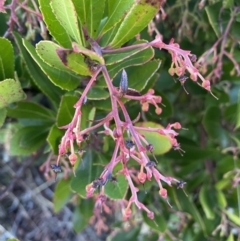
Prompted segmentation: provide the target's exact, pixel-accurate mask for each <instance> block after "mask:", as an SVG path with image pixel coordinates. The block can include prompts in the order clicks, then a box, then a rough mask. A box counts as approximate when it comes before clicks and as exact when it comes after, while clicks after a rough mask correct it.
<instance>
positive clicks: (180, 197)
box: [168, 188, 206, 234]
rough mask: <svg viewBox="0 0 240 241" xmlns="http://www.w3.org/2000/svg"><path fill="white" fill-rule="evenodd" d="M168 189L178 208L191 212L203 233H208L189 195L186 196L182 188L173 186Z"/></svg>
mask: <svg viewBox="0 0 240 241" xmlns="http://www.w3.org/2000/svg"><path fill="white" fill-rule="evenodd" d="M168 191H169V194H171V195H172V196H173V198H174V200H175V203H176V205H177V207H178V209H179V210H182V211H184V212H187V213H189V214H191V216H192V217H193V218H194V219H195V221H196V222H198V224H199V225H200V228H201V230H202V231H203V233H204V234H206V225H205V223H204V221H203V218H202V216H201V215H200V213H199V211H198V209H197V208H196V206H195V204H194V202H193V201H192V200H191V199H190V198H189V197H186V195H185V194H184V193H183V191H182V190H174V189H173V188H170V189H169V190H168Z"/></svg>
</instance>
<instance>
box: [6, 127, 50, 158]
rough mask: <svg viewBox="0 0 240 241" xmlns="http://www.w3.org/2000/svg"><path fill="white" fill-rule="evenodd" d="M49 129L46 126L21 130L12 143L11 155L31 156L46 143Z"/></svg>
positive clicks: (14, 136)
mask: <svg viewBox="0 0 240 241" xmlns="http://www.w3.org/2000/svg"><path fill="white" fill-rule="evenodd" d="M48 129H49V128H46V127H44V126H27V127H23V128H21V129H19V130H18V131H17V132H16V133H15V134H14V135H13V137H12V139H11V142H10V153H11V155H30V154H31V153H33V152H34V151H36V150H38V149H39V148H40V147H41V146H42V145H43V143H44V142H45V141H46V137H47V134H48Z"/></svg>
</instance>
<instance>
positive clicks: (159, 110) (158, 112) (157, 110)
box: [155, 107, 162, 115]
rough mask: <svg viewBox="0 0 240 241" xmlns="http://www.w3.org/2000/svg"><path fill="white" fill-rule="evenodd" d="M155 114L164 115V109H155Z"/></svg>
mask: <svg viewBox="0 0 240 241" xmlns="http://www.w3.org/2000/svg"><path fill="white" fill-rule="evenodd" d="M155 113H156V114H157V115H160V114H161V113H162V109H161V108H159V107H157V108H156V109H155Z"/></svg>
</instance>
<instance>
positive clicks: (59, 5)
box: [50, 0, 82, 45]
mask: <svg viewBox="0 0 240 241" xmlns="http://www.w3.org/2000/svg"><path fill="white" fill-rule="evenodd" d="M50 5H51V7H52V10H53V13H54V14H55V16H56V18H57V19H58V21H59V22H60V23H61V25H62V26H63V27H64V28H65V30H66V32H67V33H68V34H69V36H70V37H71V38H72V39H73V40H74V41H76V42H77V43H79V44H80V45H82V40H81V37H80V32H79V26H78V19H77V13H76V10H75V8H74V5H73V3H72V1H69V0H61V1H58V0H52V2H51V3H50Z"/></svg>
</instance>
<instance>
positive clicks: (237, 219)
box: [223, 210, 240, 227]
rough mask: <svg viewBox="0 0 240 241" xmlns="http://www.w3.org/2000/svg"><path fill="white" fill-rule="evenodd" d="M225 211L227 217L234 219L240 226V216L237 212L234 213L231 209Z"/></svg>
mask: <svg viewBox="0 0 240 241" xmlns="http://www.w3.org/2000/svg"><path fill="white" fill-rule="evenodd" d="M223 212H225V213H226V215H227V217H228V218H229V219H230V220H231V221H232V222H234V223H235V224H236V225H237V226H238V227H239V226H240V217H239V216H238V215H236V214H234V213H233V212H231V211H224V210H223Z"/></svg>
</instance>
